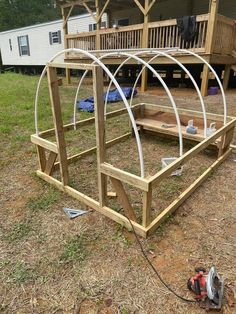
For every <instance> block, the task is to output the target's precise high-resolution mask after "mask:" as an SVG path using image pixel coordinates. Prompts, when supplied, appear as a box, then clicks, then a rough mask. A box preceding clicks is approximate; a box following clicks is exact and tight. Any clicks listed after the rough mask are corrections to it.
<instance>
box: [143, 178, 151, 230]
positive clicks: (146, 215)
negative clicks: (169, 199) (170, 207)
mask: <svg viewBox="0 0 236 314" xmlns="http://www.w3.org/2000/svg"><path fill="white" fill-rule="evenodd" d="M151 206H152V185H151V184H150V185H149V191H148V192H144V195H143V219H142V224H143V226H144V227H147V226H148V225H149V224H150V223H151Z"/></svg>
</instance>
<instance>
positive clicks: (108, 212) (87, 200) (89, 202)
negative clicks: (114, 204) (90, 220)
mask: <svg viewBox="0 0 236 314" xmlns="http://www.w3.org/2000/svg"><path fill="white" fill-rule="evenodd" d="M37 175H38V176H39V177H40V178H42V179H43V180H45V181H46V182H48V183H50V184H52V185H54V186H55V187H56V188H58V189H59V190H61V191H63V192H66V193H67V194H68V195H70V196H72V197H74V198H75V199H77V200H79V201H80V202H81V203H83V204H85V205H86V206H88V207H90V208H93V209H95V210H96V211H98V212H100V213H101V214H103V215H105V216H106V217H108V218H110V219H112V220H113V221H115V222H117V223H119V224H121V225H123V226H124V227H126V228H127V229H128V230H132V228H131V226H130V222H129V220H128V219H127V218H126V217H124V216H123V215H121V214H119V213H117V212H116V211H114V210H113V209H111V208H109V207H106V206H104V207H100V205H99V202H98V201H96V200H94V199H92V198H91V197H89V196H87V195H85V194H83V193H81V192H79V191H77V190H75V189H73V188H72V187H70V186H68V185H66V186H64V185H63V184H62V183H61V182H60V181H58V180H57V179H55V178H53V177H51V176H49V175H47V174H45V173H44V172H42V171H40V170H38V171H37ZM132 225H133V227H134V229H135V231H136V233H137V234H138V235H140V236H142V237H144V238H146V228H144V227H143V226H141V225H140V224H138V223H137V222H135V221H132Z"/></svg>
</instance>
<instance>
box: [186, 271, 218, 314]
mask: <svg viewBox="0 0 236 314" xmlns="http://www.w3.org/2000/svg"><path fill="white" fill-rule="evenodd" d="M195 271H196V274H195V276H193V277H191V278H189V280H188V283H187V286H188V288H189V290H191V291H193V292H194V293H195V294H196V300H197V301H199V303H200V306H201V307H204V308H205V309H215V310H220V309H221V307H222V299H223V294H224V281H223V280H222V279H220V277H219V275H218V274H217V272H216V268H215V267H214V266H212V267H211V269H210V271H209V273H208V274H206V269H205V268H203V267H198V268H196V269H195Z"/></svg>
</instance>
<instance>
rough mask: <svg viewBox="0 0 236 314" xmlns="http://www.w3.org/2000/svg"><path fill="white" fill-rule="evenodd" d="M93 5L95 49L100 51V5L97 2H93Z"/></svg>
mask: <svg viewBox="0 0 236 314" xmlns="http://www.w3.org/2000/svg"><path fill="white" fill-rule="evenodd" d="M95 4H96V49H97V50H100V49H101V45H100V26H101V22H100V21H101V18H102V17H100V12H101V9H100V3H99V1H98V0H95Z"/></svg>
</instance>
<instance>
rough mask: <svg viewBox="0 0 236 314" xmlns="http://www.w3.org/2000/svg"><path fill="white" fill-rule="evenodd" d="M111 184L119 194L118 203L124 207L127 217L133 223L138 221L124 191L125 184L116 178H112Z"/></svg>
mask: <svg viewBox="0 0 236 314" xmlns="http://www.w3.org/2000/svg"><path fill="white" fill-rule="evenodd" d="M110 179H111V183H112V185H113V187H114V189H115V191H116V193H117V197H118V201H119V202H120V204H121V205H122V207H123V209H124V212H125V216H126V217H128V218H129V219H131V220H133V221H137V218H136V215H135V212H134V210H133V207H132V205H131V204H130V201H129V198H128V196H127V194H126V192H125V190H124V187H123V184H122V183H121V182H120V180H117V179H115V178H112V177H110Z"/></svg>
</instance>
